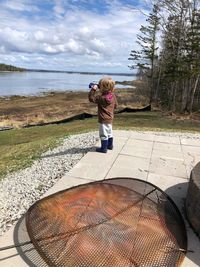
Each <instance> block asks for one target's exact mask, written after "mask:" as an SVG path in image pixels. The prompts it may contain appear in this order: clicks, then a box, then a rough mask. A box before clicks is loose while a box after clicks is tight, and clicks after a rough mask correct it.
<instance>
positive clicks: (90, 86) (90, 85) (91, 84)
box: [89, 83, 99, 88]
mask: <svg viewBox="0 0 200 267" xmlns="http://www.w3.org/2000/svg"><path fill="white" fill-rule="evenodd" d="M94 85H97V87H98V88H99V85H98V83H90V84H89V88H92V86H94Z"/></svg>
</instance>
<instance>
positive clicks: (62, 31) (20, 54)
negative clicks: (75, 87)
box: [0, 0, 149, 72]
mask: <svg viewBox="0 0 200 267" xmlns="http://www.w3.org/2000/svg"><path fill="white" fill-rule="evenodd" d="M148 1H149V0H133V1H129V0H124V1H120V0H113V1H108V0H102V1H100V0H96V1H94V0H87V1H86V0H43V1H41V0H0V63H6V64H11V65H15V66H19V67H25V68H35V69H49V70H74V71H101V72H130V70H129V68H128V64H130V62H129V61H128V57H129V54H130V51H131V49H136V48H137V46H136V43H135V41H136V34H137V33H138V32H139V29H140V26H141V24H143V25H144V24H145V20H146V17H145V16H144V14H143V13H148V7H149V4H148ZM139 10H140V11H139Z"/></svg>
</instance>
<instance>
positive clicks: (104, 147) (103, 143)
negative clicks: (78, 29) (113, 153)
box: [96, 140, 108, 153]
mask: <svg viewBox="0 0 200 267" xmlns="http://www.w3.org/2000/svg"><path fill="white" fill-rule="evenodd" d="M107 146H108V140H101V147H100V148H97V149H96V151H97V152H101V153H107Z"/></svg>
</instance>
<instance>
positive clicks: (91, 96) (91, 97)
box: [88, 85, 99, 103]
mask: <svg viewBox="0 0 200 267" xmlns="http://www.w3.org/2000/svg"><path fill="white" fill-rule="evenodd" d="M97 88H98V87H97V85H94V86H92V89H91V90H90V92H89V94H88V99H89V101H90V102H92V103H98V101H99V96H98V95H95V94H96V90H97Z"/></svg>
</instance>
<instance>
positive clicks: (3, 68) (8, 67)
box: [0, 63, 25, 71]
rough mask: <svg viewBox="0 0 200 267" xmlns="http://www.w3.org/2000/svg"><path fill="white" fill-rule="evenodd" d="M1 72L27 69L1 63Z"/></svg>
mask: <svg viewBox="0 0 200 267" xmlns="http://www.w3.org/2000/svg"><path fill="white" fill-rule="evenodd" d="M0 71H25V69H23V68H18V67H15V66H12V65H7V64H3V63H0Z"/></svg>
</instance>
